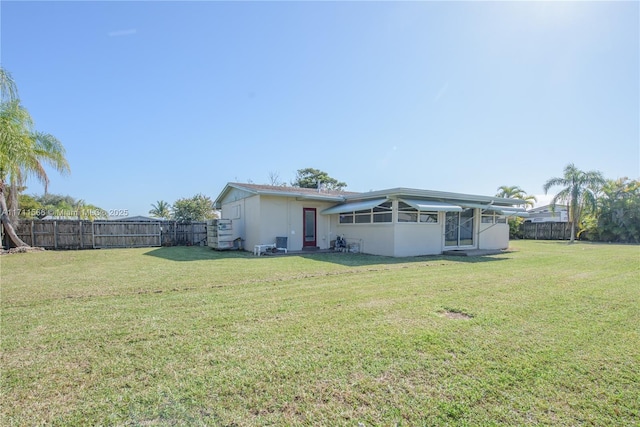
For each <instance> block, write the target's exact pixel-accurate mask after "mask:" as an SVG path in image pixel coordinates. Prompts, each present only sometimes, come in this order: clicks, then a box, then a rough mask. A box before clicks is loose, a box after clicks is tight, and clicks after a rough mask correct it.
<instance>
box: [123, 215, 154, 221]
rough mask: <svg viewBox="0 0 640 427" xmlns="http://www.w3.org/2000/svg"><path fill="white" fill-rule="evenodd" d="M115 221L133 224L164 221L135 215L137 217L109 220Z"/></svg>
mask: <svg viewBox="0 0 640 427" xmlns="http://www.w3.org/2000/svg"><path fill="white" fill-rule="evenodd" d="M111 219H113V220H115V221H135V222H155V221H164V219H162V218H151V217H148V216H141V215H137V216H127V217H124V218H117V217H116V218H111Z"/></svg>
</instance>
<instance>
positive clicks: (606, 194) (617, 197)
mask: <svg viewBox="0 0 640 427" xmlns="http://www.w3.org/2000/svg"><path fill="white" fill-rule="evenodd" d="M595 232H596V233H597V235H598V238H599V239H600V240H604V241H615V242H624V243H640V181H637V180H630V179H629V178H626V177H625V178H619V179H617V180H607V182H606V183H605V185H604V186H603V187H602V196H601V197H600V199H599V200H598V218H597V229H596V230H595Z"/></svg>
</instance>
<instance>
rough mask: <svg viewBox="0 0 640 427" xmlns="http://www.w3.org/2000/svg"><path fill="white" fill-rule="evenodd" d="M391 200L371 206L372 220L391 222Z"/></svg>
mask: <svg viewBox="0 0 640 427" xmlns="http://www.w3.org/2000/svg"><path fill="white" fill-rule="evenodd" d="M391 209H392V204H391V202H384V203H382V204H380V205H378V206H376V207H375V208H373V222H391V221H392V216H391Z"/></svg>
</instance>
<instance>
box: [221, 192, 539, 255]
mask: <svg viewBox="0 0 640 427" xmlns="http://www.w3.org/2000/svg"><path fill="white" fill-rule="evenodd" d="M524 204H525V202H524V201H523V200H517V199H506V198H500V197H492V196H478V195H470V194H458V193H449V192H442V191H431V190H418V189H412V188H392V189H388V190H380V191H370V192H366V193H355V192H345V191H328V190H323V189H309V188H298V187H284V186H282V187H280V186H270V185H256V184H244V183H234V182H231V183H228V184H227V185H226V186H225V187H224V189H223V190H222V192H221V193H220V195H219V196H218V197H217V198H216V200H215V202H214V205H215V207H216V208H217V209H220V211H221V218H226V219H231V220H232V223H233V229H234V234H235V235H236V236H237V237H240V238H242V239H243V240H244V247H245V248H247V249H251V248H253V247H254V246H255V245H262V244H271V243H275V242H276V238H277V237H280V238H282V237H287V248H288V249H289V250H303V249H307V248H310V249H311V248H313V249H316V248H318V249H330V248H332V247H333V245H334V242H335V240H336V237H338V236H341V237H344V238H345V239H346V240H347V242H350V243H351V245H352V246H353V247H357V249H358V250H359V251H360V252H363V253H368V254H375V255H386V256H394V257H403V256H417V255H435V254H441V253H443V251H446V250H456V249H506V248H507V247H508V246H509V226H508V224H507V217H509V216H515V215H518V216H526V215H527V214H526V211H525V209H524V208H521V207H518V206H519V205H524ZM280 242H282V239H280Z"/></svg>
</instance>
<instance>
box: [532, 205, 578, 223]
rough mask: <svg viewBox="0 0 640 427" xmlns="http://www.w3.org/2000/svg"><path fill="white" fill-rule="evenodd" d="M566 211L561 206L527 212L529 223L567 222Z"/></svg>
mask: <svg viewBox="0 0 640 427" xmlns="http://www.w3.org/2000/svg"><path fill="white" fill-rule="evenodd" d="M567 212H568V209H567V207H566V206H563V205H555V206H554V205H545V206H539V207H537V208H532V209H529V210H528V211H527V213H528V214H529V216H528V218H527V221H530V222H569V216H568V213H567Z"/></svg>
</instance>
